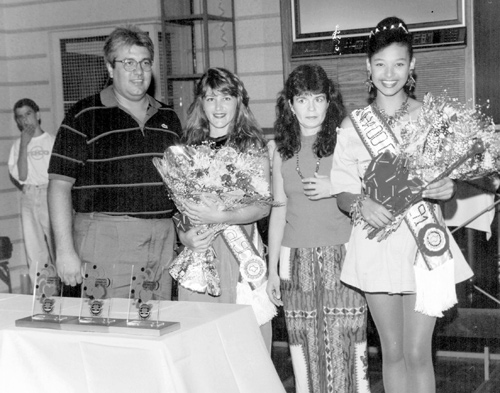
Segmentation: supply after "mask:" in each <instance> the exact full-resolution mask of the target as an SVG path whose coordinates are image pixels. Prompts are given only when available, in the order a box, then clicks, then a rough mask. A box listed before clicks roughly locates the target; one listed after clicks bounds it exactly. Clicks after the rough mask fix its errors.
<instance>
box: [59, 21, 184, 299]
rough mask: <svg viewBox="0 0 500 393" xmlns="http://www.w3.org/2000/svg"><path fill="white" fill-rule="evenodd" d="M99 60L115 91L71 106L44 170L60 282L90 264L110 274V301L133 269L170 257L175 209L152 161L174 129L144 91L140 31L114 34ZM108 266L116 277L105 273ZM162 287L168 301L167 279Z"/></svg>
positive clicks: (150, 50)
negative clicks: (105, 68) (47, 176)
mask: <svg viewBox="0 0 500 393" xmlns="http://www.w3.org/2000/svg"><path fill="white" fill-rule="evenodd" d="M104 58H105V62H106V67H107V70H108V73H109V76H110V78H111V79H112V81H113V83H112V85H110V86H108V87H106V88H105V89H104V90H102V91H101V92H100V93H97V94H95V95H93V96H90V97H87V98H85V99H83V100H81V101H79V102H77V103H76V104H75V105H74V106H73V107H72V108H71V109H70V110H69V112H68V113H67V115H66V117H65V119H64V121H63V123H62V125H61V127H60V129H59V132H58V135H57V138H56V142H55V145H54V150H53V153H52V157H51V160H50V166H49V179H50V182H49V210H50V218H51V221H52V225H53V227H54V234H55V240H56V265H57V271H58V274H59V275H60V277H61V278H62V280H63V282H64V283H65V284H66V285H71V286H76V285H77V284H79V283H81V282H82V274H83V268H84V266H83V265H84V262H91V263H95V264H97V265H99V266H101V267H103V268H104V269H105V270H106V274H107V277H111V275H112V274H113V280H114V287H115V289H114V297H128V295H129V284H130V265H132V264H134V265H138V266H145V267H146V268H147V269H148V270H150V271H151V272H154V274H160V273H161V269H162V267H164V266H166V265H167V264H168V263H169V262H170V261H171V259H172V258H173V253H174V243H175V236H176V234H175V228H174V225H173V222H172V219H171V217H172V215H173V210H174V203H173V202H172V201H171V200H170V199H169V198H168V196H167V195H166V193H165V186H164V185H163V182H162V179H161V176H160V174H159V173H158V171H157V170H156V168H155V167H154V165H153V162H152V159H153V157H162V156H163V153H164V152H165V150H166V149H167V148H168V147H169V146H171V145H173V144H175V143H178V142H179V140H180V136H181V124H180V121H179V118H178V117H177V115H176V114H175V112H174V111H173V110H172V109H170V108H168V107H167V106H166V105H164V104H162V103H160V102H158V101H157V100H155V99H154V98H153V97H151V96H149V95H148V94H147V90H148V88H149V86H150V84H151V80H152V66H153V59H154V47H153V42H152V41H151V38H150V37H149V35H148V34H147V33H146V32H144V31H142V30H140V29H139V28H137V27H135V26H128V27H120V28H117V29H115V30H114V31H113V32H112V33H111V34H110V35H109V37H108V38H107V40H106V42H105V45H104ZM73 211H74V212H75V214H74V215H73ZM113 266H115V268H118V267H119V269H120V273H118V272H117V271H115V273H112V270H113ZM162 285H163V289H162V293H164V296H165V297H166V299H167V300H169V299H170V298H171V285H172V280H171V278H170V276H169V275H168V274H164V275H163V277H162Z"/></svg>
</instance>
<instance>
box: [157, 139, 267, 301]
mask: <svg viewBox="0 0 500 393" xmlns="http://www.w3.org/2000/svg"><path fill="white" fill-rule="evenodd" d="M266 155H267V150H266V149H265V148H264V149H260V150H259V149H249V150H248V151H246V152H244V153H243V152H238V151H237V150H235V149H234V148H233V147H230V146H224V147H222V148H220V149H213V148H212V147H211V145H210V144H209V143H204V144H201V145H198V146H182V145H179V146H171V147H169V148H168V149H167V151H166V152H165V153H164V156H163V158H161V159H160V158H154V159H153V163H154V165H155V166H156V168H157V169H158V171H159V172H160V174H161V176H162V178H163V181H164V183H165V184H166V186H167V190H168V193H169V195H170V197H171V198H172V200H173V201H174V202H175V204H176V206H177V208H178V209H179V211H180V212H181V214H182V212H183V211H184V210H185V207H184V206H185V203H186V202H187V201H190V202H195V203H203V199H205V198H209V199H210V200H211V201H213V202H215V203H216V204H217V206H218V208H219V209H220V210H232V209H238V208H240V207H244V206H247V205H250V204H255V203H263V204H271V205H272V204H273V202H272V197H271V194H270V190H269V183H268V181H267V180H266V178H265V177H264V172H263V168H262V158H263V157H264V156H266ZM174 221H175V222H176V225H177V226H178V227H180V228H181V229H182V230H184V231H186V230H188V229H189V228H191V227H192V225H191V222H190V221H189V217H188V216H186V215H184V214H182V215H180V216H177V217H174ZM227 227H228V225H227V224H209V225H200V226H198V231H199V232H201V233H202V232H204V231H206V230H208V229H213V230H214V231H216V232H219V233H220V232H221V231H223V230H225V229H226V228H227ZM215 258H216V255H215V253H214V250H213V249H212V248H209V249H208V250H207V251H206V252H204V253H197V252H194V251H192V250H190V249H188V248H185V249H184V250H183V251H182V252H181V253H180V254H179V255H178V256H177V257H176V258H175V259H174V261H173V262H172V264H171V265H170V267H169V272H170V274H171V275H172V277H173V278H174V279H176V280H177V281H178V282H179V284H180V285H182V286H183V287H185V288H187V289H190V290H193V291H196V292H202V293H204V292H208V293H209V294H211V295H213V296H219V295H220V281H219V276H218V273H217V270H216V269H215V267H214V265H213V260H214V259H215Z"/></svg>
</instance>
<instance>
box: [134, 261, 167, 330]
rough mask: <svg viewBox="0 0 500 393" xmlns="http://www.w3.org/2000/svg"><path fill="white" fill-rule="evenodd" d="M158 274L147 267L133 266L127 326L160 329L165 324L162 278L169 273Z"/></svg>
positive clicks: (164, 271)
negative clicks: (163, 318) (161, 311)
mask: <svg viewBox="0 0 500 393" xmlns="http://www.w3.org/2000/svg"><path fill="white" fill-rule="evenodd" d="M157 272H158V270H157V269H155V270H153V269H151V268H149V267H147V266H139V265H134V266H132V272H131V275H130V296H129V300H130V302H129V309H128V315H127V326H137V327H145V328H160V327H162V326H163V325H164V324H165V322H161V321H160V300H161V299H162V293H161V291H162V283H161V278H162V277H163V273H165V274H168V272H167V271H166V269H163V271H162V274H160V275H158V274H157Z"/></svg>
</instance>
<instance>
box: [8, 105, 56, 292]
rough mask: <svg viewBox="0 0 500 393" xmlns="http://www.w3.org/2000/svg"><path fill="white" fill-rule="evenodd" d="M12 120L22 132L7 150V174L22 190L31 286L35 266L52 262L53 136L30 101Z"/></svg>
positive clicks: (17, 110)
mask: <svg viewBox="0 0 500 393" xmlns="http://www.w3.org/2000/svg"><path fill="white" fill-rule="evenodd" d="M14 119H15V121H16V124H17V127H18V128H19V130H20V131H21V137H20V138H19V139H17V140H16V141H15V142H14V144H13V145H12V148H11V150H10V155H9V163H8V165H9V172H10V175H11V176H12V177H13V178H14V179H15V180H16V181H17V182H18V183H19V184H20V186H21V187H22V192H23V193H22V196H21V222H22V228H23V237H24V248H25V250H26V259H27V263H28V268H29V276H30V279H31V282H32V283H35V281H36V273H37V265H42V264H45V263H50V262H53V261H54V245H53V244H54V243H53V236H52V231H51V227H50V220H49V210H48V204H47V187H48V184H49V177H48V174H47V169H48V167H49V160H50V154H51V152H52V147H53V146H54V139H55V138H54V136H52V135H51V134H49V133H48V132H45V131H43V130H42V127H41V119H40V108H39V107H38V105H37V104H36V103H35V102H34V101H33V100H31V99H29V98H23V99H20V100H19V101H17V102H16V103H15V105H14Z"/></svg>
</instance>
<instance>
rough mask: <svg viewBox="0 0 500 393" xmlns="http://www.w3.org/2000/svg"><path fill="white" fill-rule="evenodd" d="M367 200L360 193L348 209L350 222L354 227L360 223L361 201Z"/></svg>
mask: <svg viewBox="0 0 500 393" xmlns="http://www.w3.org/2000/svg"><path fill="white" fill-rule="evenodd" d="M366 198H368V195H366V194H365V193H362V194H360V195H358V196H357V197H356V198H355V199H354V201H352V203H351V207H350V209H349V215H350V216H351V222H352V223H353V224H354V225H356V224H359V223H360V222H361V221H362V218H363V216H362V214H361V208H362V207H363V201H364V200H365V199H366Z"/></svg>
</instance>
